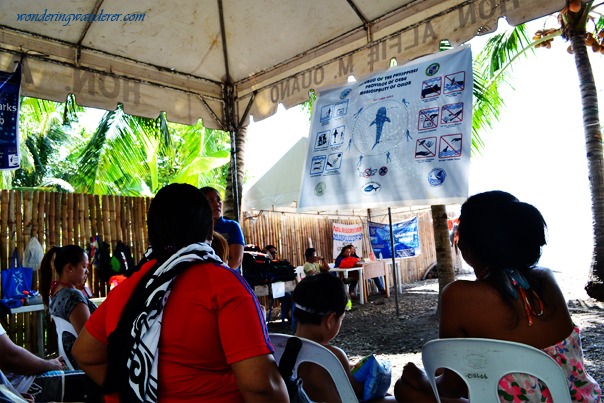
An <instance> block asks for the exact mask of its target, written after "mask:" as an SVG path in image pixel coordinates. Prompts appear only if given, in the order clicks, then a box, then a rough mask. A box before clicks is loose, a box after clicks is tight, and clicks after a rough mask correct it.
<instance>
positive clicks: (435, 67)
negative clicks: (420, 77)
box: [426, 63, 440, 76]
mask: <svg viewBox="0 0 604 403" xmlns="http://www.w3.org/2000/svg"><path fill="white" fill-rule="evenodd" d="M438 70H440V64H438V63H432V64H431V65H429V66H428V67H427V68H426V75H427V76H433V75H434V74H436V73H438Z"/></svg>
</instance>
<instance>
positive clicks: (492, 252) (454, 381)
mask: <svg viewBox="0 0 604 403" xmlns="http://www.w3.org/2000/svg"><path fill="white" fill-rule="evenodd" d="M545 229H546V224H545V220H544V219H543V217H542V215H541V213H540V212H539V210H537V209H536V208H535V207H534V206H532V205H530V204H527V203H523V202H520V201H519V200H518V199H517V198H516V197H514V196H512V195H511V194H509V193H506V192H502V191H491V192H485V193H480V194H477V195H474V196H471V197H470V198H469V199H468V200H467V201H466V202H465V203H464V204H463V205H462V207H461V215H460V217H459V226H458V234H459V241H458V246H459V249H460V251H461V254H462V256H463V258H464V260H465V261H466V262H467V263H468V264H469V265H470V266H471V267H472V268H473V269H474V273H475V274H476V280H474V281H468V280H457V281H454V282H452V283H450V284H448V285H447V286H446V287H445V288H444V289H443V291H442V295H441V299H440V327H439V337H440V338H455V337H478V338H490V339H499V340H506V341H513V342H517V343H523V344H528V345H530V346H532V347H535V348H538V349H541V350H543V351H544V352H545V353H547V354H548V355H550V356H551V357H552V358H553V359H554V360H555V361H556V362H557V363H558V364H559V365H560V367H561V368H562V370H563V371H564V373H565V374H566V376H567V377H568V388H569V390H570V392H571V393H570V394H571V396H573V400H576V401H585V402H596V401H600V397H601V390H600V386H599V385H598V384H597V383H596V382H595V381H594V379H593V378H592V377H591V376H589V375H588V374H587V372H586V371H585V364H584V361H583V351H582V349H581V334H580V330H579V328H578V327H577V326H576V325H575V324H574V323H573V320H572V318H571V316H570V314H569V312H568V308H567V305H566V301H565V300H564V295H563V294H562V291H561V290H560V288H559V286H558V284H557V283H556V279H555V277H554V274H553V273H552V271H551V270H549V269H547V268H544V267H538V266H537V262H538V261H539V258H540V257H541V248H542V247H543V246H544V245H545V243H546V239H545ZM437 384H438V389H439V394H440V396H443V397H445V398H448V399H459V400H460V401H463V400H465V399H467V398H468V395H467V393H468V392H467V388H466V385H465V383H464V382H463V380H462V379H461V378H459V377H458V376H457V375H456V374H454V373H453V372H452V371H449V370H444V372H443V373H442V375H440V376H439V377H438V380H437ZM394 392H395V396H396V399H397V400H398V401H399V402H423V401H435V397H434V394H433V392H432V388H431V386H430V383H429V381H428V378H427V377H426V374H425V373H424V372H423V371H422V370H421V369H419V368H418V367H417V366H415V365H414V364H412V363H409V364H407V365H405V367H404V369H403V373H402V376H401V377H400V379H399V380H398V381H397V382H396V384H395V387H394ZM499 396H500V397H501V400H502V401H531V402H542V401H547V402H549V401H551V396H550V394H549V391H548V389H547V387H546V386H545V385H544V384H543V383H542V382H541V381H539V380H537V379H535V378H534V377H532V376H529V375H525V374H509V375H507V376H505V377H504V378H502V379H501V380H500V382H499Z"/></svg>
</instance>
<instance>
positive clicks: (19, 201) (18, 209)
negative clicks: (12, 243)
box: [14, 190, 29, 256]
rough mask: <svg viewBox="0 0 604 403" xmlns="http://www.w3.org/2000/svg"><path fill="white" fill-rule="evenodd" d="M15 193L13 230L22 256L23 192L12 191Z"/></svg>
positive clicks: (23, 244) (23, 247) (23, 246)
mask: <svg viewBox="0 0 604 403" xmlns="http://www.w3.org/2000/svg"><path fill="white" fill-rule="evenodd" d="M14 195H15V230H16V239H15V240H16V244H17V249H18V250H19V256H23V251H24V250H25V245H26V244H25V242H24V237H23V194H22V193H21V191H20V190H17V191H15V192H14ZM28 241H29V239H28Z"/></svg>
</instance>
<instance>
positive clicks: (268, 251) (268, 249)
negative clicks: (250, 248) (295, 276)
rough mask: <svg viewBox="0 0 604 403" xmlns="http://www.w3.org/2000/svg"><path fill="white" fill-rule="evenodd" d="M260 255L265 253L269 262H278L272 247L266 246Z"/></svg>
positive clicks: (274, 248) (275, 251)
mask: <svg viewBox="0 0 604 403" xmlns="http://www.w3.org/2000/svg"><path fill="white" fill-rule="evenodd" d="M262 253H266V255H267V256H268V257H269V258H270V259H271V260H278V259H277V255H278V253H277V248H276V247H275V246H274V245H266V246H265V247H264V249H262Z"/></svg>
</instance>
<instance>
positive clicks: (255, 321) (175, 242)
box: [73, 183, 288, 403]
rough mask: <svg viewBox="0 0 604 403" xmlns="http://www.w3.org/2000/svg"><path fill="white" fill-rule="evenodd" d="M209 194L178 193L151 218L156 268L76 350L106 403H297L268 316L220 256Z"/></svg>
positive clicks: (164, 196)
mask: <svg viewBox="0 0 604 403" xmlns="http://www.w3.org/2000/svg"><path fill="white" fill-rule="evenodd" d="M212 227H213V220H212V210H211V208H210V204H209V202H208V200H206V198H205V196H204V194H203V192H202V191H201V190H199V189H197V188H196V187H194V186H191V185H186V184H176V183H174V184H170V185H167V186H165V187H163V188H162V189H160V190H159V192H157V194H156V195H155V197H154V198H153V200H152V201H151V205H150V206H149V211H148V213H147V230H148V237H149V242H150V244H151V248H152V253H151V260H150V261H148V262H146V263H145V264H144V265H143V266H142V267H141V268H140V270H138V271H137V272H136V273H134V274H133V275H132V276H131V277H129V278H127V279H126V280H124V282H123V283H122V284H120V285H119V287H116V288H115V289H113V290H112V291H111V292H110V293H109V294H108V295H107V299H105V301H104V302H103V303H102V304H101V305H100V306H99V308H98V309H97V310H96V311H95V312H94V313H93V314H92V315H91V317H90V319H89V320H88V322H87V323H86V325H85V327H84V329H82V331H81V332H80V335H79V336H78V339H77V341H76V343H75V345H74V347H73V355H74V357H75V358H76V360H77V361H78V364H79V365H80V367H81V368H82V369H83V370H84V371H85V372H86V374H88V375H89V376H90V378H92V379H93V380H94V381H95V382H97V383H98V384H99V385H103V386H104V390H105V392H106V393H107V395H106V401H107V400H111V401H117V400H118V399H119V401H124V402H142V401H145V402H146V401H158V400H159V401H161V402H164V403H172V402H182V401H189V402H199V401H212V402H223V401H224V402H235V401H237V402H239V401H267V402H285V401H288V395H287V389H286V386H285V383H284V381H283V379H282V378H281V375H280V374H279V368H278V367H277V364H276V362H275V359H274V358H273V353H274V349H273V347H272V345H271V344H270V341H269V336H268V329H267V327H266V324H265V321H264V313H263V311H262V310H261V308H260V305H259V304H258V301H257V299H256V297H255V296H254V292H253V291H252V290H251V289H250V287H249V286H248V285H247V282H246V281H245V280H244V279H243V277H242V276H241V275H240V274H239V272H238V271H236V270H233V269H231V268H230V267H229V266H227V265H226V264H225V263H223V262H222V260H221V259H220V258H219V257H218V256H216V254H215V253H214V250H213V249H212V248H211V247H210V243H211V242H212Z"/></svg>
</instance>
